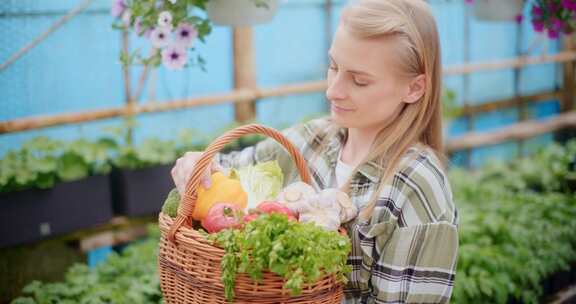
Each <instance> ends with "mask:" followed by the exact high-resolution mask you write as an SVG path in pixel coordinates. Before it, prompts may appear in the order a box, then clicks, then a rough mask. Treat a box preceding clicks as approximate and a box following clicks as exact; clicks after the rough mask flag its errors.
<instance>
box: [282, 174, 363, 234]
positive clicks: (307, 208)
mask: <svg viewBox="0 0 576 304" xmlns="http://www.w3.org/2000/svg"><path fill="white" fill-rule="evenodd" d="M278 201H279V202H281V203H283V204H285V205H286V206H287V207H288V208H290V209H291V210H292V211H294V212H296V213H297V214H299V218H298V219H299V221H301V222H304V223H308V222H312V223H315V224H316V225H318V226H320V227H322V228H324V229H326V230H332V231H336V230H338V228H339V227H340V224H341V223H345V222H348V221H350V220H352V219H353V218H355V217H356V215H357V214H358V208H356V206H354V204H352V201H351V200H350V198H349V197H348V195H347V194H346V193H344V192H343V191H341V190H339V189H333V188H330V189H324V190H322V191H321V192H320V193H316V191H315V190H314V188H312V187H311V186H310V185H308V184H305V183H302V182H296V183H293V184H290V185H288V186H287V187H286V188H285V189H284V190H283V191H282V192H281V193H280V194H279V195H278Z"/></svg>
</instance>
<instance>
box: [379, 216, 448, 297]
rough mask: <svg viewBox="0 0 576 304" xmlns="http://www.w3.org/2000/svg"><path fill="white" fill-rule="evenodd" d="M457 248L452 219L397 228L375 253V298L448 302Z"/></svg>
mask: <svg viewBox="0 0 576 304" xmlns="http://www.w3.org/2000/svg"><path fill="white" fill-rule="evenodd" d="M457 251H458V232H457V229H456V227H455V226H454V225H451V224H449V223H446V222H439V223H431V224H425V225H417V226H410V227H405V228H396V229H395V230H394V231H393V232H392V234H391V236H390V237H389V239H388V240H387V241H386V242H385V244H384V245H383V246H382V247H380V248H377V250H376V252H375V254H374V255H375V257H376V259H375V261H376V263H375V264H374V265H373V268H372V271H371V278H370V282H371V284H372V288H373V289H372V297H373V302H374V303H448V302H449V300H450V296H451V294H452V288H453V286H454V279H455V271H456V270H455V267H456V260H457ZM369 302H370V301H369Z"/></svg>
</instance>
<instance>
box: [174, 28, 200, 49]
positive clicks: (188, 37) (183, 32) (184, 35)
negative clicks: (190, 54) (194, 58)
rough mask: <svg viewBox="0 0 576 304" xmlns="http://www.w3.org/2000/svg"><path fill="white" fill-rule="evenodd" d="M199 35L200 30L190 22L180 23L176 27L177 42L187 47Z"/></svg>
mask: <svg viewBox="0 0 576 304" xmlns="http://www.w3.org/2000/svg"><path fill="white" fill-rule="evenodd" d="M196 37H198V31H197V30H196V28H195V27H194V26H192V25H191V24H188V23H180V25H178V28H176V43H177V44H178V45H180V46H183V47H185V48H189V47H191V46H192V44H193V43H194V40H195V39H196Z"/></svg>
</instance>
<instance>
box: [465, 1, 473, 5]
mask: <svg viewBox="0 0 576 304" xmlns="http://www.w3.org/2000/svg"><path fill="white" fill-rule="evenodd" d="M464 2H466V4H473V3H474V0H465V1H464Z"/></svg>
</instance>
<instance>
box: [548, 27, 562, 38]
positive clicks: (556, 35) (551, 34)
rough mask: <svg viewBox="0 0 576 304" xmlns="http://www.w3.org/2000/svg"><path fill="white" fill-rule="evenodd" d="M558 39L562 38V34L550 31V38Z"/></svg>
mask: <svg viewBox="0 0 576 304" xmlns="http://www.w3.org/2000/svg"><path fill="white" fill-rule="evenodd" d="M558 37H560V32H558V31H555V30H553V29H548V38H550V39H557V38H558Z"/></svg>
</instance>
